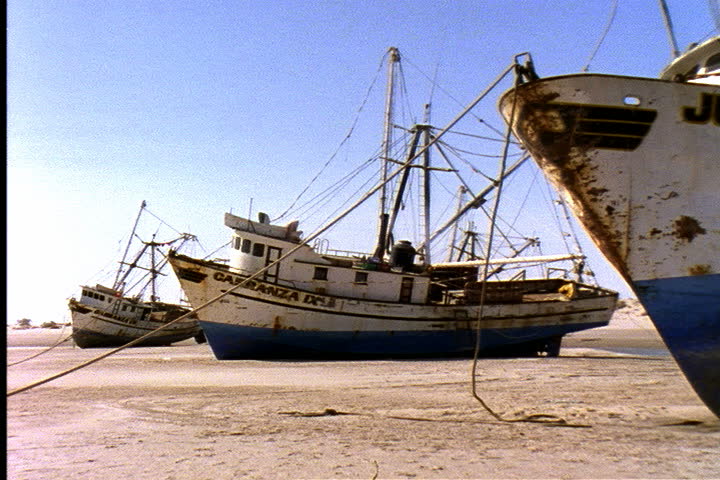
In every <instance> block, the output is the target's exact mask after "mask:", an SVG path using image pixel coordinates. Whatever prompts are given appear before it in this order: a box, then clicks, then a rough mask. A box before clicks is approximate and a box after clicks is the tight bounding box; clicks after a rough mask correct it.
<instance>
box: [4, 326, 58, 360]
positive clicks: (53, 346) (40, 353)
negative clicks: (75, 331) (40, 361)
mask: <svg viewBox="0 0 720 480" xmlns="http://www.w3.org/2000/svg"><path fill="white" fill-rule="evenodd" d="M64 330H65V326H63V329H62V330H60V333H61V334H62V332H63V331H64ZM71 338H72V333H71V334H70V335H68V336H67V337H65V338H63V339H62V340H59V341H58V342H56V343H55V344H53V345H51V346H49V347H48V348H46V349H45V350H42V351H41V352H38V353H36V354H34V355H30V356H29V357H26V358H23V359H22V360H18V361H17V362H13V363H8V364H7V366H8V367H13V366H15V365H19V364H21V363H25V362H27V361H28V360H32V359H33V358H37V357H39V356H40V355H42V354H44V353H47V352H49V351H50V350H52V349H53V348H55V347H57V346H59V345H62V344H63V343H65V342H67V341H68V340H70V339H71Z"/></svg>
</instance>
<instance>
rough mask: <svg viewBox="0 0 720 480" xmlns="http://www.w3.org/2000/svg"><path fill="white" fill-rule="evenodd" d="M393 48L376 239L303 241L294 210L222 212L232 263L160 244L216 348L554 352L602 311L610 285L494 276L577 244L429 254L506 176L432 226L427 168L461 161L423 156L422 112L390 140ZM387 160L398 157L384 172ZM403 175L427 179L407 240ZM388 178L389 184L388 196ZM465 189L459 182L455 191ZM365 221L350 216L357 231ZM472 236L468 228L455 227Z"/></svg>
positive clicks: (428, 135)
mask: <svg viewBox="0 0 720 480" xmlns="http://www.w3.org/2000/svg"><path fill="white" fill-rule="evenodd" d="M389 53H390V55H389V59H390V60H389V62H388V71H389V74H388V88H387V92H388V96H387V98H386V109H385V113H386V118H385V130H384V139H383V148H381V152H380V153H379V154H378V157H377V158H379V159H380V160H381V162H382V161H383V160H384V163H382V167H381V168H380V177H381V181H380V182H379V183H378V184H377V186H376V188H375V189H373V190H371V192H370V193H379V195H378V197H379V199H380V202H379V203H380V213H379V221H378V226H377V230H376V231H377V239H378V240H377V243H375V246H374V250H371V251H368V252H367V253H353V252H342V251H338V250H330V249H329V248H328V246H327V244H325V243H323V242H322V241H320V242H316V243H315V244H314V245H313V246H311V245H309V244H308V241H309V240H312V239H313V236H312V235H311V236H310V237H309V238H308V239H306V240H303V236H302V232H300V231H299V230H298V227H299V224H298V222H297V221H293V222H289V223H285V224H277V223H274V222H271V221H270V218H269V216H268V215H266V214H263V213H261V214H260V215H259V218H258V220H251V219H248V218H243V217H239V216H237V215H233V214H231V213H226V214H225V219H224V221H225V225H226V226H227V227H229V228H230V229H231V232H232V240H231V247H230V251H231V254H230V257H231V258H230V262H229V264H220V263H214V262H210V261H205V260H199V259H194V258H191V257H188V256H184V255H180V254H178V253H173V252H171V253H170V263H171V264H172V266H173V268H174V269H175V273H176V274H177V277H178V279H179V280H180V283H181V285H182V288H183V290H184V291H185V293H186V295H187V297H188V299H189V301H190V303H191V304H192V305H193V307H195V308H198V307H202V308H198V310H197V315H198V317H199V320H200V323H201V325H202V328H203V331H204V332H205V335H206V337H207V340H208V343H209V344H210V346H211V348H212V350H213V352H214V354H215V356H216V357H217V358H218V359H223V360H224V359H244V358H285V357H314V358H317V357H327V356H330V357H358V356H359V357H368V356H371V357H373V356H393V357H402V356H406V357H409V356H450V355H470V354H472V353H473V352H474V351H475V349H476V347H477V348H478V351H479V353H480V354H499V355H526V354H531V355H536V354H546V355H550V356H554V355H557V354H558V353H559V351H560V344H561V339H562V337H563V336H564V335H566V334H568V333H571V332H576V331H580V330H584V329H588V328H593V327H600V326H604V325H607V324H608V322H609V319H610V316H611V314H612V312H613V310H614V306H615V302H616V299H617V293H615V292H613V291H610V290H607V289H604V288H600V287H598V286H595V285H591V284H587V283H583V282H581V281H579V280H577V279H571V278H568V277H566V276H565V277H562V276H561V277H557V278H548V277H540V278H526V277H523V274H522V272H521V273H519V274H516V275H515V277H514V278H510V279H505V280H501V279H498V275H499V274H500V273H501V272H503V271H505V270H508V269H510V268H511V267H513V266H517V265H521V266H527V265H531V264H538V263H541V264H546V262H557V261H568V260H570V261H573V260H574V261H576V262H578V263H581V262H582V261H583V257H582V256H581V255H577V254H564V255H556V256H542V257H539V258H538V257H530V258H528V257H522V258H521V257H517V256H515V257H513V258H508V256H502V257H499V258H490V256H489V255H480V257H481V258H480V259H478V256H477V255H476V256H473V255H471V253H472V249H471V248H469V245H472V242H467V241H454V242H452V245H450V246H451V252H454V253H452V254H451V255H449V256H446V257H445V258H444V260H445V261H442V262H431V260H430V257H431V249H430V244H431V242H436V239H437V236H438V235H439V234H440V232H447V231H448V229H450V228H451V226H453V225H457V222H458V221H460V219H461V218H463V216H464V215H465V214H467V213H468V212H469V211H471V210H473V209H477V208H478V207H480V206H481V205H482V204H483V203H485V201H486V197H487V195H489V194H490V193H491V192H494V191H495V189H496V188H497V187H498V185H501V184H502V181H503V179H504V178H505V177H503V176H501V177H500V178H498V179H497V181H496V179H491V181H490V185H489V186H488V187H487V188H485V189H483V190H475V191H476V192H477V193H473V194H472V195H471V198H470V199H469V201H467V202H465V203H460V204H459V208H457V209H453V212H454V214H453V215H451V218H449V219H448V221H447V222H445V223H444V224H443V226H442V227H440V228H438V229H437V230H436V231H435V232H434V233H431V232H430V231H429V229H430V221H429V220H428V218H429V216H430V212H431V208H430V205H429V204H430V197H431V194H430V193H429V192H430V191H431V188H430V178H431V175H430V173H431V172H434V173H437V174H445V175H448V176H449V175H454V174H456V173H457V170H456V169H455V168H453V167H452V166H449V168H441V167H436V166H433V165H432V163H431V161H430V154H429V152H430V150H431V149H430V147H431V146H439V144H440V142H439V139H440V137H441V136H442V135H443V133H444V132H445V131H443V132H440V133H437V132H436V131H435V130H434V129H433V128H432V127H431V126H430V125H428V124H426V123H423V124H416V125H414V126H413V127H411V128H409V129H406V130H403V131H405V132H407V133H408V139H407V141H406V142H402V146H403V148H404V150H403V152H404V153H401V154H400V153H394V152H391V151H390V149H389V146H390V144H391V143H393V142H391V141H389V140H388V137H389V135H390V129H391V128H392V127H391V125H392V121H391V119H389V118H388V113H389V112H390V111H391V110H392V108H390V107H389V106H391V105H392V92H393V87H392V85H393V78H394V76H393V72H394V71H395V70H394V64H395V63H396V62H398V61H399V54H398V52H397V50H396V49H390V51H389ZM426 117H427V115H426ZM396 143H401V142H396ZM441 155H442V152H441ZM443 158H444V159H446V160H447V158H446V157H443ZM525 158H527V157H525ZM396 159H397V160H396ZM524 160H525V159H524V158H523V159H520V160H519V161H518V162H516V163H515V165H514V166H513V167H511V168H508V169H507V172H506V175H507V176H509V175H511V174H512V172H513V170H514V169H515V168H517V167H519V165H521V164H522V163H523V162H524ZM388 165H401V166H400V167H398V168H397V169H396V170H395V172H394V173H390V172H388V169H387V167H388ZM413 174H415V175H418V176H419V177H420V180H419V182H420V183H419V184H420V185H421V187H420V190H421V191H422V192H424V193H421V195H420V196H421V197H422V201H421V204H422V205H421V206H420V207H419V209H418V210H419V212H420V216H421V217H422V220H423V222H421V223H422V224H423V226H422V228H420V229H419V231H422V232H423V234H422V238H423V240H422V241H419V242H416V243H415V246H413V244H412V243H411V241H403V240H400V241H395V238H396V234H397V231H396V223H397V221H398V216H399V215H400V213H401V210H402V205H403V204H404V202H405V200H404V198H405V197H404V194H405V193H406V191H407V188H406V186H407V184H408V183H409V178H410V176H411V175H413ZM391 180H395V185H394V186H395V189H394V192H395V193H394V195H393V198H392V201H389V200H388V199H387V197H386V192H387V190H389V188H388V187H387V186H388V184H389V182H390V181H391ZM466 185H467V184H466ZM467 191H468V188H467V186H465V187H463V188H462V189H460V190H459V192H460V193H465V192H467ZM370 193H369V194H368V195H370ZM364 198H369V197H368V196H366V197H364ZM331 223H332V222H331ZM367 223H368V222H365V224H359V225H357V226H356V228H357V231H358V234H359V231H360V229H362V228H366V227H365V225H367ZM370 223H372V222H370ZM473 235H474V233H473V232H472V230H471V229H467V230H466V235H465V240H467V239H468V238H471V237H472V236H473ZM315 238H316V239H317V237H315ZM318 240H319V239H318ZM532 243H533V242H532V241H531V242H525V245H528V244H532ZM523 249H524V247H520V248H514V249H513V252H514V254H515V255H517V254H519V253H520V252H521V251H523ZM218 297H221V298H218Z"/></svg>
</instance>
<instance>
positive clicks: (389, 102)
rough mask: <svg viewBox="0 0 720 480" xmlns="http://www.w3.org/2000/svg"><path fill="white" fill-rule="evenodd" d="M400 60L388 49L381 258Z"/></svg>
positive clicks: (377, 254)
mask: <svg viewBox="0 0 720 480" xmlns="http://www.w3.org/2000/svg"><path fill="white" fill-rule="evenodd" d="M399 62H400V52H398V49H397V48H396V47H390V48H389V49H388V71H387V88H386V90H385V121H384V122H383V142H382V151H381V158H380V159H381V167H380V169H381V181H382V188H381V189H380V205H379V207H380V215H379V218H380V224H379V226H378V242H377V247H376V248H375V254H374V256H375V257H377V258H378V259H379V260H382V259H383V257H385V249H386V243H387V237H386V235H387V224H388V214H387V186H386V185H387V181H388V162H389V161H390V145H391V143H392V118H393V100H394V99H393V97H394V93H395V82H394V80H395V65H396V64H397V63H399Z"/></svg>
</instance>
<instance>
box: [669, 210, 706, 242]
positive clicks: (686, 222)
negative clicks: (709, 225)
mask: <svg viewBox="0 0 720 480" xmlns="http://www.w3.org/2000/svg"><path fill="white" fill-rule="evenodd" d="M705 233H707V232H706V231H705V229H704V228H702V227H701V226H700V222H698V221H697V220H696V219H694V218H693V217H688V216H686V215H682V216H680V217H678V218H677V219H675V230H674V232H673V234H674V235H675V236H676V237H677V238H679V239H680V240H687V241H688V242H692V241H693V240H694V239H695V237H697V236H698V235H703V234H705Z"/></svg>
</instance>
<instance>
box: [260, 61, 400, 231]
mask: <svg viewBox="0 0 720 480" xmlns="http://www.w3.org/2000/svg"><path fill="white" fill-rule="evenodd" d="M387 55H388V52H386V53H385V55H383V57H382V60H381V61H380V65H378V69H377V71H376V72H375V77H374V78H373V80H372V82H371V83H370V87H368V90H367V92H366V93H365V98H364V99H363V101H362V102H361V104H360V107H359V108H358V109H357V112H356V114H355V119H354V120H353V122H352V125H350V129H349V130H348V132H347V134H345V137H344V138H343V139H342V141H341V142H340V145H338V147H337V148H336V149H335V152H333V154H332V155H330V158H328V159H327V161H326V162H325V164H324V165H323V166H322V168H321V169H320V171H319V172H318V173H317V174H316V175H315V176H314V177H313V178H312V180H310V183H309V184H308V185H307V186H306V187H305V188H304V189H303V190H302V191H301V192H300V193H299V194H298V196H297V197H296V198H295V200H293V202H292V203H291V204H290V206H289V207H288V208H287V209H286V210H285V211H284V212H283V213H281V214H280V215H279V216H278V217H276V218H275V219H273V222H276V221H278V220H280V219H281V218H284V217H285V215H287V213H288V212H289V211H290V210H291V209H292V208H293V207H294V206H295V204H296V203H297V202H298V201H299V200H300V198H301V197H302V196H303V195H304V194H305V192H307V191H308V189H309V188H310V187H311V186H312V185H313V183H315V181H316V180H317V179H318V178H320V176H321V175H322V174H323V172H325V169H327V167H328V166H329V165H330V163H331V162H332V161H333V160H334V159H335V157H336V156H337V155H338V153H339V152H340V149H341V148H342V147H343V146H344V145H345V144H346V143H347V142H348V140H350V137H351V136H352V135H353V133H354V131H355V127H356V126H357V123H358V120H359V118H360V113H361V112H362V111H363V109H364V108H365V105H366V104H367V102H368V99H369V98H370V94H371V93H372V90H373V88H375V83H376V82H377V79H378V77H379V76H380V72H381V71H382V67H383V64H384V63H385V60H386V58H387Z"/></svg>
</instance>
